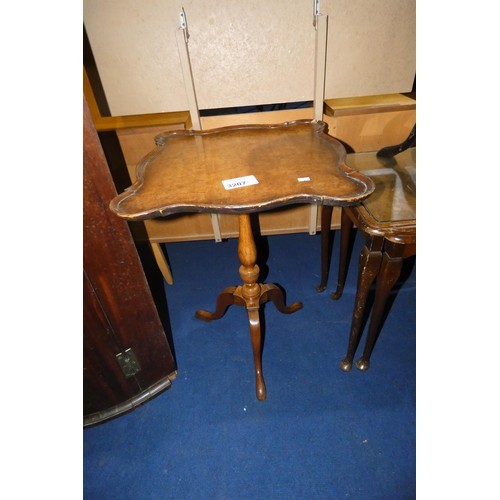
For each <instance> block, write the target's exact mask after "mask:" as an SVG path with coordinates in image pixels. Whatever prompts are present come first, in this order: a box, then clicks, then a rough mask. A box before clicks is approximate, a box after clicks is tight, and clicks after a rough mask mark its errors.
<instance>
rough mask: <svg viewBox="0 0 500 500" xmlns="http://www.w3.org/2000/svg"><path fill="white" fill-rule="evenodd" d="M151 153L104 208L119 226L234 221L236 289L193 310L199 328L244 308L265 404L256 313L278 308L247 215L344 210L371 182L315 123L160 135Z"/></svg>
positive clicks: (285, 309)
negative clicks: (296, 208)
mask: <svg viewBox="0 0 500 500" xmlns="http://www.w3.org/2000/svg"><path fill="white" fill-rule="evenodd" d="M155 142H156V148H155V149H154V150H153V151H151V152H150V153H149V154H147V155H146V156H145V157H144V158H143V160H141V161H140V162H139V164H138V165H137V178H136V181H135V182H134V183H133V184H132V186H130V187H129V188H128V189H126V190H125V191H124V192H123V193H121V194H120V195H118V196H116V197H115V198H114V199H113V200H112V201H111V203H110V208H111V210H112V211H114V212H115V213H116V214H117V215H118V216H120V217H122V218H124V219H127V220H145V219H154V218H159V217H165V216H168V215H171V214H176V213H183V212H210V213H229V214H231V213H232V214H238V215H239V241H238V257H239V260H240V263H241V266H240V269H239V274H240V277H241V279H242V281H243V284H242V285H240V286H231V287H227V288H225V289H224V290H223V291H222V292H221V293H220V294H219V295H218V297H217V300H216V307H215V311H214V312H209V311H206V310H202V309H200V310H198V311H197V312H196V317H197V318H198V319H200V320H204V321H212V320H215V319H219V318H221V317H222V316H223V315H224V313H225V311H226V310H227V308H228V307H229V306H230V305H241V306H245V308H246V309H247V313H248V322H249V326H250V336H251V341H252V349H253V355H254V366H255V381H256V394H257V398H258V399H259V400H264V399H265V398H266V387H265V383H264V377H263V374H262V362H261V355H262V352H261V350H262V345H261V324H260V317H259V310H260V306H261V305H262V304H264V303H265V302H267V301H272V302H273V303H274V305H275V306H276V308H277V309H278V311H280V312H282V313H286V314H290V313H293V312H295V311H297V310H299V309H300V308H301V307H302V304H301V303H300V302H295V303H293V304H291V305H290V306H286V305H285V300H284V294H283V291H282V290H281V288H279V287H278V286H276V285H274V284H262V283H259V282H258V278H259V272H260V270H259V266H258V265H257V264H256V260H257V249H256V245H255V240H254V236H253V233H252V226H251V220H250V214H251V213H258V212H262V211H266V210H270V209H272V208H278V207H281V206H285V205H292V204H313V205H327V206H342V207H348V206H352V205H355V204H358V203H359V202H360V201H361V200H363V199H365V198H366V197H368V196H369V195H370V194H371V193H372V192H373V191H374V189H375V186H374V183H373V181H372V180H371V179H370V178H369V177H367V176H365V175H363V174H362V173H360V172H358V171H356V170H354V169H352V168H350V167H348V166H347V165H346V164H345V158H346V150H345V148H344V146H343V145H342V144H341V143H340V142H339V141H338V140H336V139H334V138H333V137H331V136H330V135H328V133H327V125H326V123H325V122H323V121H314V120H297V121H291V122H285V123H280V124H274V125H258V124H257V125H237V126H229V127H221V128H216V129H211V130H204V131H200V130H181V131H171V132H166V133H164V134H160V135H159V136H157V137H156V140H155Z"/></svg>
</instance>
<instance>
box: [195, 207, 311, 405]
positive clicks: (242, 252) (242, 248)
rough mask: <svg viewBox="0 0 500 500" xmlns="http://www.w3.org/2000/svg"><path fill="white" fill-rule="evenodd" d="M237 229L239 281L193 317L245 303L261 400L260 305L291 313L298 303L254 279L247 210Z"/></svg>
mask: <svg viewBox="0 0 500 500" xmlns="http://www.w3.org/2000/svg"><path fill="white" fill-rule="evenodd" d="M239 229H240V237H239V241H238V257H239V259H240V263H241V266H240V269H239V273H240V277H241V280H242V281H243V285H240V286H237V287H234V286H231V287H228V288H226V289H224V290H223V291H222V292H221V293H220V294H219V296H218V297H217V303H216V307H215V311H214V312H213V313H212V312H209V311H205V310H203V309H200V310H198V311H196V317H197V318H198V319H201V320H204V321H212V320H214V319H219V318H221V317H222V316H223V315H224V313H225V312H226V310H227V308H228V307H229V306H230V305H233V304H234V305H238V306H241V305H244V306H245V307H246V309H247V314H248V322H249V325H250V337H251V341H252V350H253V358H254V366H255V392H256V394H257V399H259V400H260V401H262V400H264V399H266V385H265V383H264V376H263V374H262V333H261V325H260V316H259V309H260V306H261V304H263V303H264V302H267V301H269V300H270V301H272V302H273V303H274V305H275V306H276V308H277V309H278V311H280V312H282V313H285V314H291V313H293V312H295V311H298V310H299V309H300V308H301V307H302V303H300V302H294V303H293V304H292V305H290V306H288V307H287V306H286V305H285V299H284V296H283V292H282V291H281V289H280V288H278V287H277V286H276V285H272V284H269V285H264V284H259V283H258V282H257V280H258V278H259V272H260V270H259V266H258V265H257V264H256V261H257V248H256V246H255V241H254V238H253V233H252V226H251V223H250V215H249V214H240V216H239Z"/></svg>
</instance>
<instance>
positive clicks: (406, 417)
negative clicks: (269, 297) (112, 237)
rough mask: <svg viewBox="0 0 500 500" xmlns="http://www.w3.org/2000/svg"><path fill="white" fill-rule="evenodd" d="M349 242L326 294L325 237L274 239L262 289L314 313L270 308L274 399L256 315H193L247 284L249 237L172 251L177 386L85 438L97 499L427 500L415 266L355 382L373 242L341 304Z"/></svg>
mask: <svg viewBox="0 0 500 500" xmlns="http://www.w3.org/2000/svg"><path fill="white" fill-rule="evenodd" d="M338 239H339V238H338V235H337V234H336V236H335V240H334V248H333V258H332V268H331V271H330V278H329V283H328V288H327V290H326V291H325V292H323V293H321V294H319V293H317V292H316V290H315V286H316V285H317V284H318V282H319V273H320V236H319V234H318V235H315V236H311V235H308V234H291V235H279V236H278V235H275V236H271V237H268V238H264V239H263V242H264V244H265V253H267V260H266V262H265V265H263V266H262V271H263V275H264V276H265V280H264V281H265V282H266V283H277V284H279V285H280V286H282V287H283V288H284V289H285V290H286V293H287V303H291V302H293V301H295V300H300V301H302V302H303V304H304V307H303V309H301V310H300V311H297V312H296V313H294V314H291V315H284V314H281V313H279V312H278V311H277V310H276V309H275V308H274V305H273V304H272V303H268V304H266V306H265V325H264V327H265V342H264V351H263V357H262V360H263V373H264V377H265V380H266V386H267V399H266V401H263V402H260V401H257V399H256V397H255V380H254V369H253V357H252V350H251V343H250V337H249V332H248V324H247V319H246V312H245V310H244V308H242V307H237V306H232V307H230V308H229V309H228V311H227V313H226V315H225V316H224V317H223V318H222V319H220V320H218V321H214V322H212V323H204V322H201V321H199V320H197V319H196V318H195V317H194V312H195V310H196V309H198V308H205V309H209V310H213V307H214V305H215V298H216V296H217V294H218V293H219V292H220V291H222V289H224V288H225V287H226V286H230V285H237V284H239V283H240V278H239V275H238V267H239V262H238V258H237V241H236V240H229V241H225V242H222V243H214V242H213V241H197V242H182V243H169V244H167V245H166V247H165V248H166V251H167V254H168V258H169V260H170V263H171V267H172V271H173V274H174V280H175V282H174V285H173V286H169V285H166V284H165V293H166V297H167V301H168V308H169V314H170V322H171V327H172V335H173V343H174V345H173V348H174V351H175V356H176V361H177V365H178V374H177V378H176V379H175V380H174V382H173V384H172V387H171V389H169V390H168V391H166V392H164V393H162V394H161V395H159V396H158V397H156V398H154V399H153V400H151V401H149V402H147V403H146V404H144V405H142V406H141V407H139V408H137V409H135V410H134V411H132V412H131V413H129V414H126V415H123V416H121V417H119V418H117V419H114V420H111V421H109V422H106V423H104V424H101V425H98V426H96V427H92V428H88V429H85V430H84V431H83V445H84V447H83V450H84V457H83V459H84V477H83V481H84V482H83V489H84V498H85V499H89V500H101V499H102V500H115V499H116V500H118V499H120V500H128V499H131V500H132V499H133V500H142V499H196V500H197V499H200V500H202V499H203V500H205V499H227V500H236V499H256V498H262V499H340V498H342V499H343V498H353V499H357V500H362V499H405V498H415V496H416V472H415V469H416V425H415V417H416V404H415V401H416V369H415V365H416V363H415V361H416V360H415V357H416V349H415V340H416V339H415V334H416V333H415V332H416V306H415V303H416V265H415V261H413V262H411V261H410V262H409V264H410V265H409V266H408V268H405V273H406V274H405V275H404V278H405V280H404V281H403V282H402V283H401V284H400V285H398V286H397V287H396V289H395V291H394V292H393V293H392V294H391V300H392V301H393V302H392V305H391V309H390V312H389V314H388V315H387V318H386V320H385V323H384V325H383V329H382V332H381V334H380V337H379V339H378V342H377V344H376V346H375V349H374V352H373V355H372V358H371V366H370V369H369V370H368V371H367V372H360V371H358V370H357V369H356V368H353V370H352V371H351V372H349V373H344V372H342V371H341V370H340V368H339V363H340V360H341V359H342V358H343V357H344V354H345V351H346V348H347V337H348V333H349V326H350V323H351V315H352V309H353V304H354V294H355V284H356V274H357V256H358V254H359V250H360V248H361V245H362V240H361V237H360V235H359V234H358V235H357V236H356V240H355V245H354V251H353V257H352V259H351V264H350V268H349V273H348V277H347V283H346V288H345V291H344V295H343V297H342V298H341V299H340V300H339V301H333V300H331V298H330V293H331V292H332V291H333V290H334V288H335V280H336V276H337V270H336V259H337V258H338V241H337V240H338ZM365 335H366V329H365ZM364 339H365V336H364V337H363V339H362V341H361V345H360V347H359V348H358V352H357V356H356V358H355V359H357V358H358V357H359V355H360V352H361V350H362V347H363V344H364Z"/></svg>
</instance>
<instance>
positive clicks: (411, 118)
mask: <svg viewBox="0 0 500 500" xmlns="http://www.w3.org/2000/svg"><path fill="white" fill-rule="evenodd" d="M324 120H325V122H326V123H327V124H328V131H329V133H330V135H332V136H333V137H336V138H337V139H339V140H341V141H342V142H343V143H344V144H345V145H347V146H349V147H350V148H351V149H352V152H356V153H358V152H365V151H378V150H379V149H380V148H382V147H384V146H392V145H395V144H400V143H401V142H403V141H404V140H405V139H406V138H407V137H408V134H409V133H410V131H411V129H412V127H413V125H415V120H416V112H415V110H405V111H390V112H387V113H368V114H366V115H365V114H353V115H350V116H349V115H347V116H340V117H338V118H335V117H329V116H325V117H324Z"/></svg>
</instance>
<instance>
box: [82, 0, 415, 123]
mask: <svg viewBox="0 0 500 500" xmlns="http://www.w3.org/2000/svg"><path fill="white" fill-rule="evenodd" d="M182 7H184V9H185V12H186V17H187V21H188V27H189V34H190V38H189V53H190V59H191V66H192V71H193V77H194V86H195V90H196V94H197V100H198V105H199V108H200V109H212V108H224V107H232V106H248V105H256V104H269V103H278V102H295V101H307V100H312V99H313V97H314V96H313V91H314V59H315V57H314V54H315V37H316V31H315V29H314V27H313V1H312V0H295V1H293V2H290V1H289V0H251V1H246V2H235V1H233V0H204V1H203V2H200V1H196V0H172V1H169V2H164V1H160V0H144V1H142V2H137V1H135V0H121V1H120V2H118V1H116V0H84V2H83V19H84V24H85V28H86V30H87V33H88V36H89V40H90V44H91V47H92V51H93V54H94V58H95V60H96V64H97V68H98V71H99V74H100V77H101V80H102V83H103V87H104V91H105V94H106V97H107V100H108V104H109V107H110V109H111V113H112V115H117V116H119V115H134V114H144V113H160V112H168V111H183V110H186V109H188V101H187V95H186V90H185V86H184V81H183V77H182V70H181V66H180V59H179V52H178V48H177V40H176V33H177V32H178V29H179V12H180V11H181V8H182ZM415 10H416V9H415V0H379V1H377V2H373V1H372V0H359V1H357V2H352V1H351V0H322V1H321V12H322V13H323V14H325V15H327V16H328V45H327V61H326V89H325V97H326V98H334V97H352V96H362V95H374V94H388V93H395V92H409V91H411V88H412V84H413V80H414V76H415V66H416V63H415V59H416V57H415V38H416V37H415Z"/></svg>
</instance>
